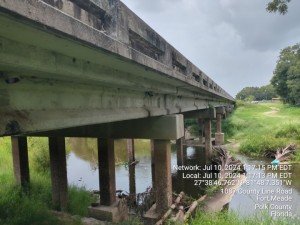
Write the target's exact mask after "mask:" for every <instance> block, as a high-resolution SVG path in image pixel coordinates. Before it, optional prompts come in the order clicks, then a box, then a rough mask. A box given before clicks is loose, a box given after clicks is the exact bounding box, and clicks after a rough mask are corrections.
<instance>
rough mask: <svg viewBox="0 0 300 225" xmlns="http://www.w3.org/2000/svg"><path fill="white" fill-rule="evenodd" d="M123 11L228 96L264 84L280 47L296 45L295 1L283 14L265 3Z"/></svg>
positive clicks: (208, 0)
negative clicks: (144, 24) (270, 10)
mask: <svg viewBox="0 0 300 225" xmlns="http://www.w3.org/2000/svg"><path fill="white" fill-rule="evenodd" d="M123 2H124V3H125V4H126V5H128V7H129V8H131V9H132V10H133V11H134V12H135V13H136V14H137V15H139V16H140V17H141V18H142V19H143V20H145V22H147V23H148V24H149V25H150V26H151V27H152V28H153V29H154V30H156V31H157V32H158V33H159V34H161V35H162V36H163V37H164V38H165V39H166V40H167V41H168V42H169V43H170V44H172V45H173V46H174V47H175V48H177V49H178V50H179V51H180V52H181V53H182V54H184V55H185V56H186V57H187V58H188V59H189V60H191V61H192V62H193V63H194V64H196V65H197V66H198V67H199V68H200V69H202V70H203V71H204V72H206V73H207V74H208V75H209V76H210V77H211V78H212V79H214V80H215V81H216V82H217V83H218V84H219V85H220V86H222V87H223V88H224V89H225V90H226V91H228V92H229V93H230V94H232V95H233V96H234V95H235V94H236V93H237V92H238V91H240V90H241V89H242V88H244V87H245V86H261V85H266V84H268V82H269V80H270V79H271V77H272V73H273V70H274V67H275V65H276V61H277V57H278V55H279V51H280V49H282V48H284V47H286V46H288V45H292V44H295V43H296V42H299V37H300V24H299V20H300V14H299V8H300V1H296V0H294V1H292V2H291V4H290V8H289V12H288V13H287V14H286V15H285V16H281V15H278V14H270V13H268V12H267V11H266V10H265V7H266V4H267V2H268V1H267V0H266V1H262V0H251V1H249V0H213V1H212V0H201V1H199V0H163V1H162V0H151V1H148V0H124V1H123Z"/></svg>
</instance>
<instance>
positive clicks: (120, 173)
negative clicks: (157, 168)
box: [67, 138, 300, 215]
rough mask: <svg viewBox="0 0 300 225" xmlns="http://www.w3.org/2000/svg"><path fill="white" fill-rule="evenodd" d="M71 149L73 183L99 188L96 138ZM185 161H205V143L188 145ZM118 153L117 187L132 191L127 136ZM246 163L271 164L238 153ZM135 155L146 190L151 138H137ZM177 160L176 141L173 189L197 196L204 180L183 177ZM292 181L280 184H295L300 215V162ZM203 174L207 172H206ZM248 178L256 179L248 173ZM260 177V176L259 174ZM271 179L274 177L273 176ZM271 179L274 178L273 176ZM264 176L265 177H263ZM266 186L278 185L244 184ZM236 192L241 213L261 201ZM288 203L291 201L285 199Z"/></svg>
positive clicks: (71, 142)
mask: <svg viewBox="0 0 300 225" xmlns="http://www.w3.org/2000/svg"><path fill="white" fill-rule="evenodd" d="M67 150H68V151H69V152H70V153H69V157H68V180H69V183H70V184H74V185H78V186H85V187H86V188H87V189H90V190H98V189H99V178H98V176H99V175H98V168H97V167H98V166H97V161H98V160H97V158H98V154H97V145H96V140H95V139H78V138H77V139H75V138H72V139H68V140H67ZM184 151H186V152H184V154H183V156H184V158H183V164H185V165H204V164H205V157H204V155H205V154H204V149H203V148H201V147H195V148H194V147H187V148H184ZM115 157H116V163H118V165H117V166H116V188H117V189H120V190H124V191H127V192H129V169H128V166H127V164H124V163H123V164H122V163H121V162H124V161H125V162H126V161H128V156H127V143H126V140H116V142H115ZM237 157H238V158H239V159H240V160H242V162H244V163H245V164H246V165H269V164H270V162H267V161H264V160H260V159H259V160H258V159H250V158H248V157H245V156H237ZM135 158H136V160H137V161H139V163H138V164H137V165H136V166H135V178H136V192H137V193H140V192H144V191H145V190H146V189H147V188H148V187H149V186H152V177H151V176H152V174H151V153H150V141H148V140H137V141H135ZM176 164H177V153H176V149H175V145H172V154H171V165H172V182H173V190H174V191H175V192H178V193H179V192H180V191H184V192H185V193H187V194H188V195H190V196H192V197H194V198H197V197H199V196H200V195H202V193H203V189H204V186H203V185H204V184H201V186H199V185H195V182H194V180H193V179H183V173H184V171H179V170H176V169H175V165H176ZM198 172H200V173H201V171H197V170H195V171H188V173H198ZM269 172H272V173H278V171H275V170H274V171H266V170H265V171H263V170H258V169H255V171H248V173H257V174H260V173H269ZM290 172H291V173H292V177H291V180H292V184H291V185H290V186H285V185H284V184H283V185H282V186H279V188H281V189H290V188H292V190H293V191H292V194H291V197H292V201H291V202H289V203H288V204H291V205H292V213H293V214H297V215H300V205H299V204H298V203H299V202H300V166H299V165H293V167H292V169H291V171H290ZM202 176H203V172H202ZM247 179H248V180H251V179H254V178H251V177H250V176H248V178H247ZM255 179H257V178H255ZM270 179H271V178H270ZM272 179H273V180H280V179H279V178H272ZM272 179H271V180H272ZM262 180H263V179H262ZM262 188H264V189H266V190H271V189H274V188H278V187H275V186H274V185H273V186H272V185H263V186H261V185H243V186H242V187H241V190H242V191H247V190H250V189H262ZM242 191H241V193H236V194H235V195H234V197H233V199H232V201H231V202H230V204H229V209H234V210H236V211H239V212H240V213H241V214H244V215H248V214H251V213H254V212H255V207H254V205H255V204H257V199H256V195H255V194H244V193H246V192H244V193H243V192H242ZM283 204H287V203H283Z"/></svg>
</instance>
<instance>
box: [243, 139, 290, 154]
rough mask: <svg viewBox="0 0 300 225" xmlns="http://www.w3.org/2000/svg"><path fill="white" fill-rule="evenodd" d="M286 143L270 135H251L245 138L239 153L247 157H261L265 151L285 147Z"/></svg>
mask: <svg viewBox="0 0 300 225" xmlns="http://www.w3.org/2000/svg"><path fill="white" fill-rule="evenodd" d="M285 145H286V143H285V141H284V140H282V139H277V138H274V137H273V136H271V135H259V134H256V135H251V136H248V137H245V140H244V141H242V143H241V146H240V151H241V152H242V153H244V154H249V155H262V154H263V152H264V151H266V150H274V149H277V148H282V147H285Z"/></svg>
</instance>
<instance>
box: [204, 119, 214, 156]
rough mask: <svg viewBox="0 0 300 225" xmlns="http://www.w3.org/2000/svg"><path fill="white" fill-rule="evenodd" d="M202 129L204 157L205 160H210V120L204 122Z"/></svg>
mask: <svg viewBox="0 0 300 225" xmlns="http://www.w3.org/2000/svg"><path fill="white" fill-rule="evenodd" d="M204 129H205V155H206V159H210V158H211V155H212V143H211V119H205V120H204Z"/></svg>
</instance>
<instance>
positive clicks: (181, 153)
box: [176, 138, 185, 166]
mask: <svg viewBox="0 0 300 225" xmlns="http://www.w3.org/2000/svg"><path fill="white" fill-rule="evenodd" d="M182 142H183V138H179V139H177V140H176V152H177V165H179V166H181V165H183V161H184V157H185V155H184V150H183V143H182Z"/></svg>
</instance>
